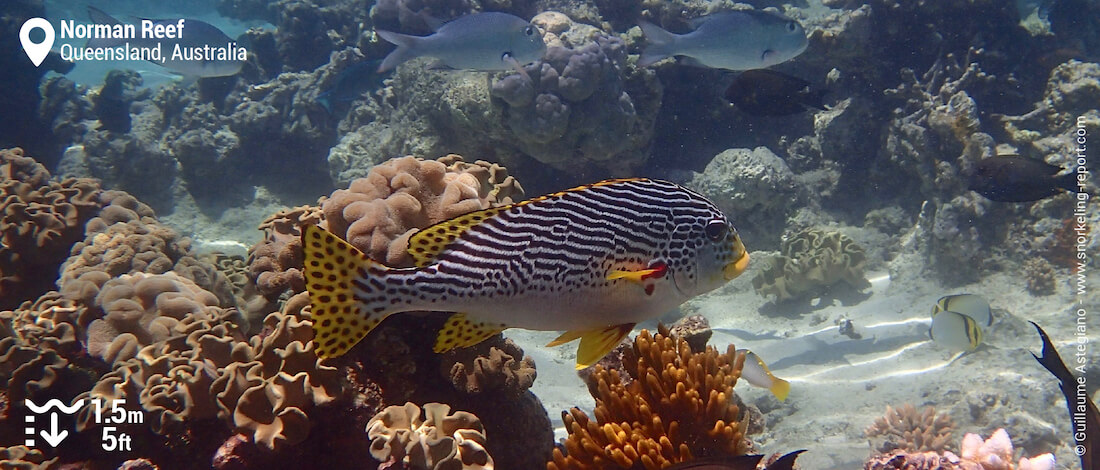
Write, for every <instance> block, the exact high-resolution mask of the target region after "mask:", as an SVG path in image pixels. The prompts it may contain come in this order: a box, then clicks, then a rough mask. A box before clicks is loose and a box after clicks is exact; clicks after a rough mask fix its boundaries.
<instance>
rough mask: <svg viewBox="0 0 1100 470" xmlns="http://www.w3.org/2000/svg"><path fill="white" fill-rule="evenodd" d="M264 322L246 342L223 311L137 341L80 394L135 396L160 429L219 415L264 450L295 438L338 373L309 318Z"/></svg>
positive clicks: (331, 392)
mask: <svg viewBox="0 0 1100 470" xmlns="http://www.w3.org/2000/svg"><path fill="white" fill-rule="evenodd" d="M264 327H265V330H266V331H268V333H267V334H266V335H258V336H254V337H252V338H251V339H250V340H249V341H247V342H246V341H244V340H243V339H241V338H240V332H239V331H238V329H237V326H236V324H234V323H232V322H226V321H224V318H219V319H215V320H214V321H208V322H201V327H198V328H196V329H195V330H194V331H191V332H190V333H189V334H188V335H187V336H186V337H176V338H173V339H170V340H168V341H163V342H160V343H156V344H153V345H150V346H146V347H145V348H142V349H141V350H140V351H139V352H138V354H137V356H136V357H134V358H133V359H130V360H128V361H124V362H122V363H120V364H118V365H116V367H115V370H114V371H113V372H111V373H109V374H107V375H105V376H103V378H101V379H100V381H99V383H98V384H96V386H95V387H94V388H93V389H92V390H91V391H90V392H89V393H87V394H85V395H84V398H99V399H102V400H114V399H123V400H127V401H128V402H133V401H137V402H140V403H141V406H142V408H143V409H144V410H145V411H146V412H147V415H148V422H149V425H150V427H151V428H152V429H153V431H154V432H157V433H162V434H164V433H168V432H171V431H173V430H175V429H176V428H178V427H179V426H182V425H183V424H184V423H185V422H186V421H197V420H202V419H208V418H214V417H217V418H220V419H222V420H224V421H225V422H227V423H229V424H231V425H232V427H234V428H235V429H237V430H239V431H242V432H246V433H247V434H249V435H250V436H251V437H252V439H253V441H254V442H256V443H257V444H260V445H262V446H264V447H267V448H269V449H278V448H280V447H281V446H283V445H293V444H296V443H299V442H301V441H302V440H304V439H305V438H306V437H307V436H308V434H309V419H308V413H309V411H310V410H312V409H313V408H314V407H316V406H320V405H325V404H328V403H330V402H332V401H333V400H335V399H336V397H337V396H338V395H339V394H340V393H341V390H342V383H341V377H340V374H339V372H338V369H336V368H335V367H331V366H327V365H325V364H324V363H323V361H322V360H321V359H319V358H318V357H317V355H316V354H315V353H314V352H313V345H312V342H311V341H310V340H311V339H312V338H313V333H312V324H311V323H310V322H309V321H308V320H301V319H299V318H296V317H294V316H286V315H283V314H280V313H273V314H271V315H269V316H268V317H267V318H266V319H265V321H264ZM80 413H81V414H80V425H81V428H82V429H86V428H88V427H90V426H92V422H91V416H90V410H89V409H88V408H85V409H84V410H82V411H81V412H80Z"/></svg>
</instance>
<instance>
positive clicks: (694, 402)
mask: <svg viewBox="0 0 1100 470" xmlns="http://www.w3.org/2000/svg"><path fill="white" fill-rule="evenodd" d="M668 335H669V333H668V330H666V329H664V328H663V327H661V328H660V332H658V334H657V335H651V334H650V333H649V331H647V330H642V332H641V333H639V334H638V336H637V337H635V338H634V344H633V347H632V348H630V349H628V350H627V351H626V355H625V357H624V359H623V368H624V369H625V371H627V373H628V375H629V376H631V377H635V378H640V377H646V379H645V380H640V379H636V380H633V381H631V382H630V383H629V384H625V383H623V382H622V380H621V377H622V374H621V373H620V371H619V370H617V369H611V370H607V369H604V368H603V367H602V366H600V365H596V366H594V368H595V370H594V371H593V373H592V378H593V380H592V381H590V382H589V383H590V384H594V386H593V385H590V386H589V391H590V392H591V393H592V396H593V398H595V399H596V408H595V410H593V414H594V415H595V418H596V419H595V420H592V419H591V418H589V417H588V415H586V414H585V413H584V412H583V411H581V410H580V409H578V408H573V409H572V410H570V411H568V412H564V411H563V412H562V420H563V421H564V422H565V428H566V430H567V431H568V432H569V436H568V437H567V438H566V439H565V442H564V445H563V446H561V447H559V448H555V449H554V456H553V461H552V462H549V463H548V464H547V468H548V469H550V470H565V469H586V470H592V469H608V470H611V469H617V468H634V466H635V465H640V464H642V463H643V462H649V463H647V464H645V467H646V468H663V467H668V466H671V465H672V464H674V463H676V462H685V461H690V460H692V459H694V458H698V457H702V456H721V455H729V456H736V455H742V454H744V453H746V450H747V449H748V447H749V444H748V441H747V440H746V439H745V429H744V428H743V427H742V425H741V424H739V423H742V422H743V418H744V416H745V415H744V414H743V413H742V412H741V409H740V408H739V407H738V406H737V405H736V404H734V402H735V400H736V394H735V393H734V392H733V387H734V385H735V384H736V383H737V380H738V378H740V375H741V367H742V366H743V365H744V361H745V356H744V354H737V353H735V352H734V351H735V349H736V348H735V347H734V346H733V345H732V344H731V345H729V346H728V348H727V350H726V352H725V353H724V354H720V353H718V351H717V350H716V349H715V348H714V347H713V346H708V347H707V349H706V351H705V352H700V353H693V352H692V351H691V347H690V346H689V345H688V343H687V341H685V340H683V339H673V338H670V337H669V336H668ZM563 448H564V451H563ZM643 449H645V450H643ZM640 452H644V453H640Z"/></svg>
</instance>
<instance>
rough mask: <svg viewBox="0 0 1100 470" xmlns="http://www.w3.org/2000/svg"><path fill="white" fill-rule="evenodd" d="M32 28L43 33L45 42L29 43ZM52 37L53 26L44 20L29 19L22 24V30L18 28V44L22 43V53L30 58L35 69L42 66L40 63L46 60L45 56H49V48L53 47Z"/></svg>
mask: <svg viewBox="0 0 1100 470" xmlns="http://www.w3.org/2000/svg"><path fill="white" fill-rule="evenodd" d="M34 28H39V29H41V30H42V31H43V32H45V33H46V40H44V41H42V42H40V43H38V44H35V43H34V42H33V41H31V30H33V29H34ZM53 36H54V32H53V25H51V24H50V22H49V21H46V19H45V18H31V19H29V20H27V22H26V23H23V27H22V28H19V42H21V43H23V52H26V53H27V57H30V59H31V62H34V66H35V67H38V66H39V65H42V61H43V60H46V56H47V55H49V54H50V48H51V47H53Z"/></svg>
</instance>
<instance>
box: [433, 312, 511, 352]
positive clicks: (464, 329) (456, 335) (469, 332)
mask: <svg viewBox="0 0 1100 470" xmlns="http://www.w3.org/2000/svg"><path fill="white" fill-rule="evenodd" d="M505 328H508V326H507V325H504V324H501V323H487V322H474V321H470V319H468V318H466V314H465V313H455V314H453V315H451V317H450V318H448V319H447V323H445V324H443V329H441V330H439V335H438V336H436V338H435V346H434V347H433V348H432V351H435V352H436V353H444V352H447V351H450V350H452V349H455V348H468V347H470V346H473V345H475V344H478V343H480V342H482V341H485V340H487V339H489V338H491V337H493V336H495V335H496V334H497V333H500V332H501V331H504V329H505Z"/></svg>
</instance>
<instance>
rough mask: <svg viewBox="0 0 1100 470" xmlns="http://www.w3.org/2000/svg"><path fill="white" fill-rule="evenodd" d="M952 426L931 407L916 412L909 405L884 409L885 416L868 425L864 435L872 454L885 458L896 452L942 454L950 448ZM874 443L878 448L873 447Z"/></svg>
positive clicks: (949, 420)
mask: <svg viewBox="0 0 1100 470" xmlns="http://www.w3.org/2000/svg"><path fill="white" fill-rule="evenodd" d="M954 425H955V423H954V422H953V421H951V417H950V416H948V415H947V414H939V415H937V414H936V410H935V409H933V408H932V407H931V406H928V407H925V408H924V411H920V412H918V411H917V409H916V408H915V407H913V405H912V404H909V403H906V404H905V405H902V406H901V407H899V408H893V407H890V406H887V407H886V414H885V415H884V416H882V417H880V418H878V419H875V422H874V423H872V424H871V426H869V427H868V428H867V430H866V431H864V435H866V436H867V438H868V439H871V440H872V444H871V447H872V448H873V449H874V451H875V452H879V453H883V454H887V453H890V452H892V451H894V450H895V449H901V450H904V451H907V452H925V451H934V452H943V451H944V450H948V449H949V448H950V447H951V445H950V443H949V442H948V441H950V440H951V433H952V431H953V430H954V429H953V428H954ZM876 443H877V444H876Z"/></svg>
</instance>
